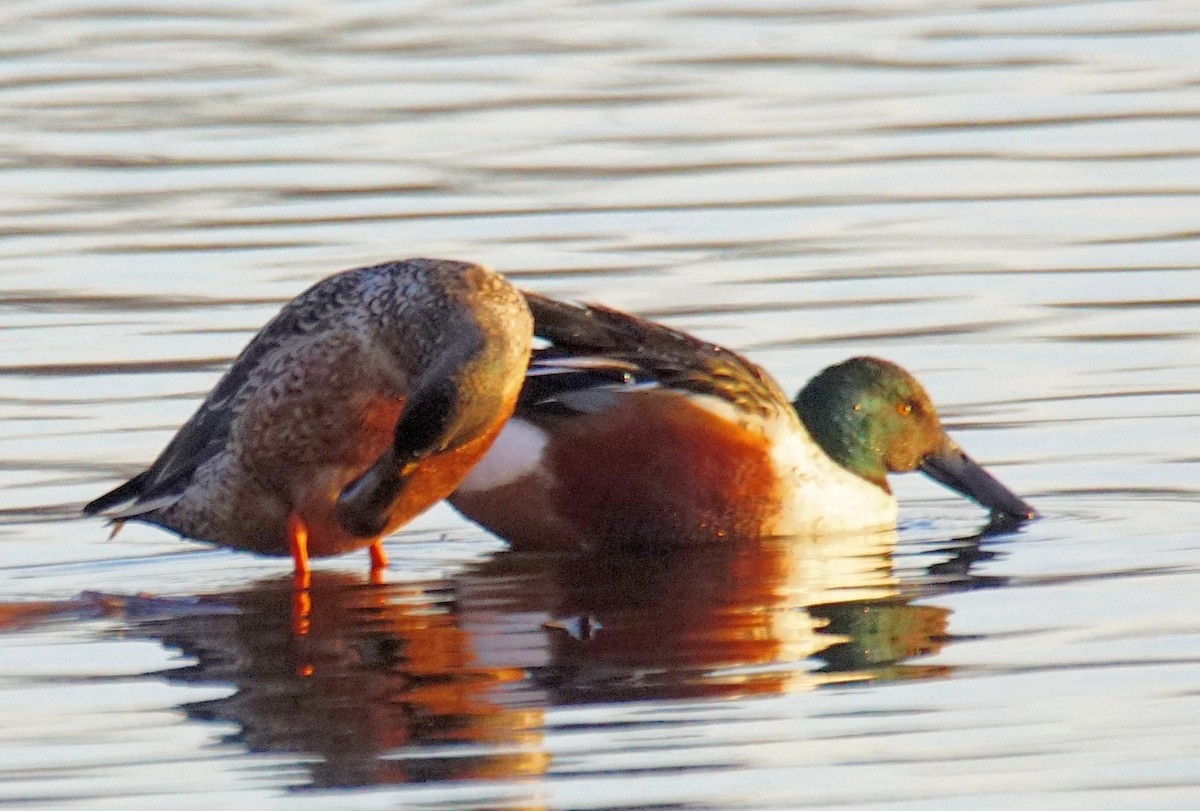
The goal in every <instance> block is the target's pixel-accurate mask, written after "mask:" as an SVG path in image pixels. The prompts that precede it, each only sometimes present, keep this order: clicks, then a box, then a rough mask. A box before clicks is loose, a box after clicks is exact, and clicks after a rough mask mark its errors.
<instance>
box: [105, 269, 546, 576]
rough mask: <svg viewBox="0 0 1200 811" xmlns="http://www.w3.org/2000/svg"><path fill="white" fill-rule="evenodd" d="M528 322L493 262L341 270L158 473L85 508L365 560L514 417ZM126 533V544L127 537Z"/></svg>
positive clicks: (169, 449) (281, 320) (300, 562)
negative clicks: (363, 552)
mask: <svg viewBox="0 0 1200 811" xmlns="http://www.w3.org/2000/svg"><path fill="white" fill-rule="evenodd" d="M532 336H533V325H532V319H531V314H530V311H529V307H528V305H527V304H526V302H525V299H524V297H523V296H522V295H521V293H520V292H519V291H518V290H517V289H516V288H515V287H513V286H512V285H511V284H510V283H509V282H508V281H507V280H506V279H505V278H504V277H503V276H501V275H500V274H499V273H497V272H496V271H494V270H492V269H491V268H489V267H486V266H484V265H479V264H474V263H470V262H460V261H454V260H445V259H428V258H415V259H405V260H401V261H392V262H386V263H383V264H378V265H374V266H371V267H361V268H355V269H351V270H346V271H343V272H340V273H336V274H334V275H332V276H329V277H328V278H325V279H323V280H321V281H319V282H317V283H316V284H314V285H313V286H311V287H310V288H308V289H307V290H306V291H304V292H303V293H301V294H300V295H299V296H297V297H296V298H295V299H293V300H292V301H290V302H289V303H288V304H286V305H285V306H284V307H283V308H282V310H280V312H279V313H278V315H276V316H275V318H274V319H272V320H271V321H270V322H269V323H268V324H267V325H266V326H264V327H263V328H262V330H261V331H259V332H258V334H257V335H255V336H254V338H253V339H252V340H251V341H250V343H249V344H248V345H247V346H246V347H245V349H243V350H242V352H241V353H240V354H239V355H238V356H237V358H236V359H235V360H234V362H233V364H232V366H230V368H229V370H228V371H226V372H225V374H224V376H223V377H221V378H220V380H219V381H218V382H217V384H216V386H215V387H214V388H213V390H212V391H211V392H210V393H209V394H208V396H207V397H206V398H205V399H204V401H203V402H202V403H201V404H200V407H199V408H198V409H197V411H196V413H195V414H193V415H192V417H191V419H189V420H188V421H187V422H186V423H185V424H184V425H183V427H182V428H181V429H180V430H179V432H178V433H177V434H176V435H175V436H174V438H173V439H172V440H171V441H170V442H169V443H168V444H167V446H166V448H165V449H164V450H163V451H162V453H161V454H160V455H159V456H158V458H157V459H156V460H155V461H154V463H153V464H151V465H150V466H149V467H148V468H147V469H146V470H144V471H142V472H141V473H139V474H138V475H136V476H134V477H133V478H132V479H130V480H129V481H127V482H125V483H124V484H121V485H120V486H119V487H116V488H115V489H113V490H111V491H109V492H107V493H105V494H104V495H102V496H100V497H99V498H97V499H95V500H94V501H92V502H91V503H89V504H87V505H86V506H85V507H84V508H83V512H84V513H85V514H86V515H104V516H106V517H107V518H108V519H109V520H110V521H111V522H113V523H114V524H115V526H116V529H119V528H120V527H121V525H123V523H124V522H126V521H140V522H145V523H148V524H153V525H157V526H159V527H162V528H164V529H167V530H170V531H172V532H174V533H176V534H178V535H180V536H183V537H186V538H191V539H194V540H197V541H203V542H206V543H210V544H215V545H217V546H222V547H229V548H232V549H237V550H243V551H248V552H253V553H257V554H259V555H269V556H284V557H291V558H292V561H293V564H294V571H295V575H296V577H297V579H298V580H300V581H307V578H308V573H309V571H310V564H309V558H310V557H326V556H332V555H340V554H343V553H347V552H351V551H354V550H358V549H362V548H364V547H366V548H369V550H370V556H371V565H372V571H379V570H382V569H384V568H385V567H386V566H387V565H388V559H387V554H386V552H385V551H384V548H383V545H382V539H383V537H384V536H386V535H388V534H389V533H391V532H392V531H393V530H395V529H397V528H398V527H400V526H401V525H403V524H405V523H406V522H408V521H409V520H411V519H412V518H414V517H415V516H416V515H418V514H419V513H421V512H423V511H425V510H426V509H427V508H429V507H430V506H432V505H433V504H435V503H437V502H439V501H441V500H442V499H444V498H445V497H446V496H447V495H449V493H450V492H451V491H453V490H454V488H455V486H457V485H458V483H459V481H460V480H461V479H462V477H463V476H464V475H466V473H467V471H468V470H470V468H471V467H472V466H473V465H474V464H475V463H476V462H477V461H478V460H479V459H481V458H482V457H483V455H484V454H485V453H486V451H487V450H488V448H489V446H490V445H491V443H492V442H493V441H494V440H495V438H496V437H497V435H498V434H499V433H500V431H501V428H502V427H503V425H504V424H505V422H506V420H507V419H508V418H509V416H510V415H511V414H512V413H513V410H514V408H515V407H516V403H517V400H518V396H519V394H520V392H521V390H522V387H523V384H524V377H525V371H526V368H527V366H528V363H529V359H530V351H531V343H532ZM116 529H114V532H115V531H116Z"/></svg>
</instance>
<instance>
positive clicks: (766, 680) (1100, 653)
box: [0, 0, 1200, 809]
mask: <svg viewBox="0 0 1200 811" xmlns="http://www.w3.org/2000/svg"><path fill="white" fill-rule="evenodd" d="M0 23H2V25H0V31H3V34H0V54H2V55H3V59H0V139H2V146H3V155H4V159H3V161H2V162H0V183H2V184H3V187H4V188H5V189H6V191H7V193H6V194H4V195H3V197H2V198H0V227H2V228H3V232H4V234H5V236H6V238H5V239H4V240H3V243H2V245H3V247H2V248H0V257H2V260H3V261H2V263H0V334H2V336H3V347H4V351H3V355H2V356H0V460H2V462H3V463H2V464H0V551H2V552H3V556H2V560H0V603H2V604H3V605H4V606H5V607H4V608H3V609H2V610H0V624H2V625H3V627H4V629H5V630H4V631H3V632H2V633H0V719H2V722H3V727H4V729H5V730H6V735H5V736H4V742H3V743H2V744H0V805H6V806H10V807H20V808H25V807H53V808H79V809H93V808H94V809H100V808H123V809H127V808H147V809H149V808H155V809H157V808H162V807H164V806H165V805H168V804H169V805H170V806H172V807H180V808H191V807H205V808H225V807H230V808H235V807H255V808H282V807H289V808H291V807H295V806H312V807H318V808H323V807H338V808H395V807H405V808H425V809H450V808H464V809H467V808H470V809H478V808H497V809H498V808H511V809H517V808H520V809H525V808H547V809H549V808H554V809H587V808H605V809H614V808H628V809H635V808H636V809H642V808H652V807H653V808H661V807H670V808H688V809H727V808H755V809H761V808H779V809H793V808H810V807H814V808H815V807H837V808H874V807H881V806H884V805H886V807H888V808H890V809H909V808H913V809H916V808H954V809H962V808H968V809H990V808H1012V807H1016V806H1018V805H1019V806H1021V807H1027V808H1045V809H1074V808H1078V809H1085V808H1086V809H1091V808H1097V807H1121V808H1155V809H1162V808H1192V807H1194V806H1195V804H1196V802H1197V801H1198V799H1200V789H1197V788H1196V786H1197V785H1198V784H1200V744H1198V743H1197V738H1196V735H1195V728H1196V723H1197V720H1198V719H1200V699H1198V696H1200V693H1197V690H1196V684H1197V680H1198V678H1200V620H1197V619H1196V618H1197V617H1200V597H1197V595H1200V569H1198V567H1197V561H1198V560H1200V542H1198V541H1197V536H1196V532H1195V527H1196V526H1197V525H1198V519H1200V506H1198V499H1197V487H1196V484H1195V483H1196V481H1197V479H1198V478H1200V476H1198V474H1200V439H1198V437H1200V432H1198V431H1197V430H1196V426H1197V424H1198V421H1197V415H1198V414H1200V388H1198V387H1197V384H1196V381H1197V380H1198V379H1200V378H1198V375H1197V366H1198V359H1200V352H1198V349H1197V347H1198V342H1197V332H1198V329H1197V326H1196V324H1197V308H1198V307H1200V274H1197V268H1198V266H1200V261H1198V257H1200V250H1198V248H1200V232H1198V231H1197V227H1196V212H1197V211H1200V185H1198V183H1197V180H1196V179H1197V178H1200V126H1198V124H1200V62H1198V61H1197V60H1196V57H1195V54H1196V53H1198V52H1200V9H1197V8H1195V7H1194V6H1193V4H1191V3H1186V2H1168V0H1146V1H1145V2H1138V1H1137V0H1125V1H1123V2H1074V1H1073V0H1072V1H1069V2H1047V0H1028V1H1027V2H1023V1H1022V0H1014V1H1013V2H1000V3H988V4H970V3H965V2H956V1H955V0H947V2H917V1H916V0H913V1H912V2H904V1H903V0H900V1H898V2H883V0H879V2H855V3H850V4H844V3H843V4H829V3H824V4H822V3H770V2H764V3H755V4H750V5H747V4H745V3H729V2H724V3H722V2H720V1H719V0H718V1H717V2H703V0H679V2H655V3H574V4H565V5H564V4H552V3H541V2H526V3H517V2H495V3H463V4H458V5H456V6H454V7H452V8H446V7H445V4H437V3H423V4H415V3H414V4H387V3H371V2H353V3H342V4H329V5H322V4H296V3H289V2H267V3H259V4H254V5H253V6H252V7H248V6H245V4H238V3H209V4H200V5H195V4H193V5H190V6H187V7H179V6H177V5H175V4H171V3H165V2H158V1H156V0H147V2H140V3H136V4H132V5H130V4H125V5H117V6H113V5H112V4H111V3H103V4H102V3H93V2H85V1H84V0H62V1H61V2H59V1H58V0H55V2H50V3H45V2H39V3H30V2H18V3H10V4H8V5H6V6H4V8H3V9H0ZM416 255H432V256H448V257H456V258H464V259H473V260H478V261H484V262H487V263H489V264H492V265H493V266H495V267H497V268H498V269H500V270H502V271H504V272H506V273H509V274H510V275H511V276H512V277H513V278H515V279H516V280H518V281H519V282H520V283H521V284H522V285H525V286H528V287H529V288H531V289H535V290H538V291H540V292H543V293H548V294H552V295H561V296H570V297H577V298H585V299H595V300H600V301H604V302H607V303H609V304H613V305H616V306H620V307H624V308H628V309H631V310H634V311H637V312H640V313H644V314H647V315H653V316H656V317H659V318H662V319H663V320H665V321H667V322H668V323H670V324H672V325H674V326H677V327H681V328H684V329H689V330H693V331H695V332H696V333H698V334H700V335H702V336H704V337H705V338H707V339H710V340H714V341H720V342H723V343H726V344H728V345H730V346H733V347H736V348H738V349H741V350H744V351H745V352H747V353H748V354H749V355H751V356H752V357H753V358H754V359H755V360H757V361H759V362H760V363H762V364H764V365H765V366H767V367H768V368H769V369H771V370H772V371H773V372H774V373H775V374H776V375H777V376H778V377H779V379H780V381H781V382H782V383H783V384H784V386H785V388H788V389H795V388H797V387H799V386H800V385H802V383H803V382H804V381H805V380H806V379H807V378H808V377H809V376H811V375H812V374H814V373H815V372H816V371H817V370H819V369H820V368H822V367H823V366H824V365H827V364H829V363H832V362H835V361H837V360H841V359H843V358H845V357H848V356H850V355H853V354H861V353H872V354H878V355H882V356H885V357H889V358H892V359H894V360H896V361H899V362H901V363H903V364H904V365H906V366H907V367H909V368H911V369H912V370H914V371H915V372H916V373H917V374H918V375H919V376H920V377H921V379H922V380H923V381H924V382H925V383H926V385H927V387H928V388H929V389H930V391H931V393H932V394H933V396H934V398H935V400H936V401H937V402H938V403H939V405H940V407H941V409H942V412H943V416H944V417H945V419H946V421H947V423H948V424H949V425H950V427H951V429H952V431H953V432H954V434H955V435H956V437H957V438H958V439H960V440H961V442H962V443H963V444H964V445H965V446H966V447H967V448H968V449H969V450H970V451H971V452H972V454H973V455H974V456H975V457H976V458H978V459H980V460H982V461H984V462H985V463H986V464H987V465H988V466H989V468H990V469H992V470H993V471H994V472H995V473H996V474H997V475H998V476H999V477H1000V478H1001V479H1002V480H1003V481H1005V482H1006V483H1007V484H1009V485H1010V486H1011V487H1012V488H1013V489H1014V490H1016V491H1017V492H1019V493H1020V494H1022V495H1023V496H1026V497H1027V498H1028V499H1029V500H1030V501H1031V502H1033V503H1034V504H1035V505H1036V506H1038V507H1039V508H1040V509H1041V510H1042V511H1043V513H1044V518H1043V519H1042V520H1040V521H1038V522H1036V523H1034V524H1032V525H1029V526H1028V527H1025V528H1022V529H1020V530H1019V531H1015V532H1004V533H997V534H992V535H986V536H983V537H980V536H979V535H978V533H979V531H980V530H981V528H982V525H983V516H982V515H980V514H979V511H978V510H977V508H975V507H974V506H973V505H971V504H968V503H966V502H963V501H961V500H960V499H957V498H955V497H954V496H953V495H952V494H949V493H947V492H946V491H944V490H942V489H940V488H938V487H937V486H936V485H933V484H932V483H930V482H928V481H927V480H923V479H920V478H917V477H906V478H903V479H899V480H897V481H895V482H894V485H895V488H896V490H897V493H898V495H899V497H900V499H901V503H902V522H901V526H900V528H899V530H898V531H897V532H896V533H895V534H894V535H892V534H890V535H886V536H872V537H867V538H857V539H845V540H844V541H843V542H839V543H836V544H834V543H830V544H823V545H817V546H813V545H811V544H809V545H806V544H796V543H792V544H787V543H777V542H764V543H763V544H762V545H756V546H753V547H752V548H745V549H737V550H724V551H720V550H716V551H713V550H710V551H707V552H697V553H694V554H688V555H680V556H671V557H669V558H666V559H662V560H657V561H652V562H649V563H647V562H646V561H636V562H629V561H624V560H622V559H608V560H586V559H585V560H570V559H558V558H553V557H545V556H529V555H516V554H512V553H509V552H506V551H505V550H504V546H503V544H502V543H501V542H499V541H497V540H495V539H493V538H491V537H489V536H488V535H487V534H486V533H485V532H483V531H482V530H479V529H478V528H474V527H473V526H471V525H470V524H469V523H467V522H465V521H464V520H462V519H461V518H459V517H458V516H457V515H456V514H455V513H454V512H453V511H452V510H450V509H449V508H447V507H444V506H442V507H438V508H436V509H434V510H433V511H431V512H430V513H428V514H427V515H425V516H423V517H422V518H420V519H419V520H417V521H416V522H414V523H413V524H412V525H410V526H409V527H408V528H406V529H404V530H402V531H401V532H400V533H398V534H397V535H396V536H394V537H393V538H391V539H390V540H389V541H388V551H389V554H390V555H391V557H392V566H391V569H390V571H389V573H388V577H387V582H385V583H384V584H381V585H372V584H370V583H369V582H368V581H367V578H366V574H365V569H366V561H365V557H364V556H361V555H360V556H349V557H347V558H344V559H338V560H335V561H329V562H326V563H322V564H321V565H320V571H319V572H318V573H317V576H316V579H315V581H314V608H313V615H312V624H311V628H310V629H309V633H308V634H307V635H305V636H296V635H295V634H294V633H293V629H292V627H291V610H292V606H291V593H290V589H289V580H288V577H287V570H286V566H284V565H283V564H282V563H281V562H279V561H271V560H261V559H257V558H253V557H250V556H244V555H237V554H233V553H230V552H225V551H220V550H211V549H208V548H206V547H203V546H201V545H197V544H191V543H188V542H183V541H179V540H177V539H174V538H172V537H170V536H169V535H167V534H165V533H162V532H159V531H156V530H154V529H151V528H145V527H133V526H130V527H127V528H126V529H125V530H124V531H123V532H122V533H121V535H120V536H118V537H117V538H116V539H114V540H112V541H111V542H109V541H108V540H107V530H106V529H105V528H104V527H103V526H102V525H101V524H100V522H97V521H82V520H78V519H77V518H76V514H77V511H78V508H79V506H80V505H81V504H82V503H84V502H85V501H87V500H89V499H91V498H93V497H95V496H96V495H97V494H99V493H101V492H103V491H104V490H105V489H107V488H109V487H111V486H113V485H115V484H116V483H117V482H118V481H119V480H121V479H122V478H123V477H125V476H128V475H131V474H133V473H135V472H137V471H138V470H139V469H140V468H141V466H143V465H145V464H146V463H147V462H149V461H150V460H151V459H153V457H154V456H155V455H156V453H157V452H158V451H159V449H160V448H161V447H162V446H163V445H164V444H165V442H166V441H167V440H168V439H169V438H170V436H171V435H172V433H173V432H174V430H175V429H176V428H178V426H179V425H180V424H181V423H182V422H183V421H184V420H185V419H186V418H187V417H188V416H189V415H190V413H191V412H192V410H193V409H194V408H195V407H196V404H197V402H198V400H199V399H200V398H201V397H202V396H203V394H204V393H205V392H206V391H207V390H208V388H209V387H211V385H212V384H213V383H214V382H215V380H216V378H217V377H218V376H219V374H220V372H221V370H222V369H223V368H224V366H225V365H226V364H227V363H228V362H229V360H230V359H231V358H232V357H233V356H234V355H235V354H236V353H237V351H238V350H239V349H240V347H241V346H243V345H244V344H245V342H246V341H247V340H248V339H249V337H250V336H251V335H252V334H253V333H254V331H255V330H257V329H258V328H259V327H260V326H261V325H262V324H263V323H264V322H265V321H266V320H267V319H268V318H269V317H270V316H271V315H272V314H273V313H274V312H275V311H276V310H277V309H278V307H279V306H280V305H281V304H282V303H283V302H285V301H286V300H288V299H289V298H291V297H292V296H294V295H296V294H297V293H298V292H300V290H302V289H303V288H305V287H306V286H307V285H309V284H311V283H312V282H314V281H315V280H317V279H318V278H321V277H322V276H324V275H327V274H328V273H331V272H333V271H336V270H339V269H342V268H346V267H352V266H355V265H361V264H369V263H374V262H378V261H382V260H385V259H391V258H401V257H405V256H416ZM84 592H99V593H102V594H108V595H116V596H113V597H98V596H95V595H92V596H87V595H84V596H82V597H81V596H80V595H81V594H82V593H84ZM142 592H145V593H148V594H152V595H154V597H153V598H134V595H138V594H139V593H142Z"/></svg>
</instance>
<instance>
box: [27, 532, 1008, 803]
mask: <svg viewBox="0 0 1200 811" xmlns="http://www.w3.org/2000/svg"><path fill="white" fill-rule="evenodd" d="M986 534H987V533H986V531H985V533H983V534H981V535H980V536H976V537H972V538H967V539H959V540H957V541H954V542H953V543H951V544H948V552H947V554H950V555H951V559H950V560H949V561H947V560H945V559H944V558H940V559H939V563H938V564H935V565H934V566H933V567H931V568H930V569H929V570H928V571H927V572H926V573H925V575H924V576H923V577H922V578H921V579H920V582H918V583H915V584H913V583H904V582H901V581H900V580H899V579H898V578H897V577H896V575H895V573H894V571H893V566H892V550H893V547H894V543H895V540H896V537H895V534H894V533H878V534H873V535H866V536H852V537H846V538H840V539H824V540H822V541H820V542H814V541H810V540H804V539H786V540H783V539H780V540H764V541H762V542H761V543H757V544H743V545H739V546H737V547H735V548H702V549H687V550H674V551H672V552H671V553H670V554H666V555H654V556H639V557H613V556H611V555H609V556H606V557H605V558H603V559H600V558H592V557H566V556H555V555H547V554H534V553H511V552H505V553H501V554H499V555H497V556H495V557H494V558H492V559H490V560H487V561H485V562H483V563H481V564H478V565H475V566H474V567H471V568H469V569H467V570H466V571H465V572H463V573H462V574H461V575H459V576H457V577H455V578H453V579H452V580H447V581H437V582H432V583H417V584H412V583H409V584H378V585H372V584H370V583H368V582H366V581H365V580H364V579H363V578H360V577H358V576H355V575H352V574H348V573H338V572H320V571H318V572H316V573H315V574H314V578H313V583H312V598H313V600H312V613H311V625H310V627H309V630H308V632H307V633H306V634H305V635H296V634H295V633H294V632H293V624H292V606H293V592H292V580H291V578H290V577H283V578H276V579H269V580H263V581H260V582H258V583H256V584H254V585H252V586H251V587H249V588H246V589H244V590H238V591H232V592H227V593H223V594H217V595H212V596H206V597H203V598H199V599H198V600H195V601H170V600H158V601H156V600H154V599H153V598H144V597H128V598H120V597H116V598H114V597H105V598H99V597H95V596H93V597H91V598H89V597H87V596H85V597H83V598H81V599H80V600H78V601H75V603H74V605H75V606H76V608H81V607H82V606H84V605H92V606H93V607H94V606H99V607H100V608H101V609H102V610H103V611H104V612H106V613H114V612H117V613H120V614H122V616H123V617H124V623H123V626H124V627H122V629H121V631H120V633H121V635H122V636H125V637H129V636H133V637H139V638H145V639H150V640H154V641H157V642H159V643H160V644H162V645H164V646H165V647H167V648H171V649H177V650H179V651H181V652H182V653H184V654H186V655H187V656H189V657H191V658H193V659H194V660H195V661H194V663H193V664H190V665H187V666H185V667H179V668H173V669H169V670H164V671H161V672H159V673H157V674H148V675H153V676H158V677H160V678H163V679H165V680H167V681H168V682H170V683H173V684H188V685H197V684H200V685H230V686H231V687H232V692H231V693H230V694H229V695H227V696H225V697H222V698H217V699H215V700H206V701H202V702H195V703H188V704H185V705H183V706H182V709H183V711H184V712H185V713H186V714H187V716H188V717H189V718H192V719H196V720H201V721H219V722H227V723H232V724H233V725H234V726H235V727H236V731H234V732H232V733H231V734H230V735H228V736H227V737H226V738H225V740H224V742H225V743H228V744H232V745H235V746H240V747H245V749H246V750H247V751H249V752H256V753H276V754H280V753H282V754H291V755H297V756H300V758H301V760H302V762H303V764H304V767H305V768H306V770H307V775H308V776H307V779H306V780H305V781H304V782H303V783H301V784H299V785H297V786H296V788H322V787H349V786H362V785H371V784H396V783H411V782H429V781H449V780H463V779H497V778H516V777H523V776H531V775H538V774H543V773H545V772H546V771H548V769H549V768H550V763H551V755H550V753H549V751H548V748H547V747H546V745H545V742H544V737H545V734H546V729H547V727H548V726H549V724H548V723H547V713H548V712H549V711H550V710H551V709H552V708H553V707H556V706H564V705H577V704H587V703H595V702H611V703H620V702H628V701H654V700H658V701H661V700H670V699H689V700H695V699H708V698H733V697H749V696H763V695H775V694H779V693H784V692H794V691H802V690H811V689H815V688H819V687H823V686H826V685H832V684H844V683H857V682H866V681H879V680H897V679H932V678H939V677H943V676H945V675H947V674H948V672H949V669H948V668H946V667H944V666H937V665H923V664H921V663H920V662H919V661H915V660H918V659H919V658H920V657H921V656H923V655H926V654H930V653H933V652H936V651H938V650H939V649H940V648H941V647H942V646H943V645H945V644H946V642H947V636H946V627H947V621H948V617H949V614H950V612H949V610H948V609H946V608H944V607H941V606H938V605H936V604H930V603H929V602H926V601H925V600H924V599H923V601H922V602H921V603H916V602H914V600H916V598H918V597H920V598H929V597H930V596H931V595H932V596H933V597H934V598H935V599H936V595H937V594H938V593H940V592H942V591H945V590H950V589H956V588H971V587H973V585H975V584H973V583H972V580H971V575H970V572H969V569H970V561H972V560H974V559H977V558H978V557H979V556H981V555H984V556H986V554H987V553H986V552H984V551H982V550H981V549H980V546H979V542H980V540H981V539H982V538H983V537H986ZM42 608H43V609H45V608H46V607H42ZM50 613H51V612H50V611H49V610H36V611H30V610H28V609H24V610H20V611H18V610H16V609H14V611H13V612H12V614H13V616H12V618H11V619H13V620H14V624H26V623H27V622H31V621H33V622H36V621H39V620H40V619H42V618H43V617H45V616H48V615H49V614H50ZM84 613H89V612H84ZM90 613H94V612H90Z"/></svg>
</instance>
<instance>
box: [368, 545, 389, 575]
mask: <svg viewBox="0 0 1200 811" xmlns="http://www.w3.org/2000/svg"><path fill="white" fill-rule="evenodd" d="M387 567H388V556H387V552H384V551H383V541H381V540H376V541H375V543H373V544H371V583H372V584H373V585H376V586H378V585H379V584H380V583H382V582H383V573H384V570H386V569H387Z"/></svg>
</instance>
